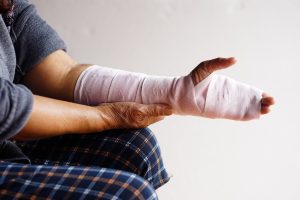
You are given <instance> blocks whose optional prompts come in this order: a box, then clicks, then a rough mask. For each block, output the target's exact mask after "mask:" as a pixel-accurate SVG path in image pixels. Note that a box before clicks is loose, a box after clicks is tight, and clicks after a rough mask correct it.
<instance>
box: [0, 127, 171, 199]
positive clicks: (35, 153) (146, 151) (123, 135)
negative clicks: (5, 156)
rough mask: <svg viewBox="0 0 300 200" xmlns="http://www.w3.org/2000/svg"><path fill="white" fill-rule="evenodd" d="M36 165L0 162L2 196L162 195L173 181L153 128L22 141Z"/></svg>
mask: <svg viewBox="0 0 300 200" xmlns="http://www.w3.org/2000/svg"><path fill="white" fill-rule="evenodd" d="M17 145H18V146H19V147H20V148H21V149H22V150H23V152H24V153H25V154H26V155H27V156H28V157H29V158H30V159H31V162H32V165H26V164H16V163H8V162H1V163H0V175H1V178H0V199H5V198H7V199H14V197H17V198H18V197H20V199H28V198H29V197H30V199H35V198H36V199H157V196H156V193H155V191H154V188H155V189H156V188H158V187H160V186H161V185H163V184H164V183H166V182H167V181H168V180H169V176H168V174H167V172H166V170H165V168H164V165H163V162H162V158H161V153H160V149H159V146H158V143H157V140H156V138H155V136H154V134H153V133H152V132H151V131H150V130H149V129H147V128H146V129H138V130H112V131H106V132H102V133H97V134H86V135H65V136H60V137H54V138H50V139H45V140H37V141H28V142H17Z"/></svg>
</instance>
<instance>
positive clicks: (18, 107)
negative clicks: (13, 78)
mask: <svg viewBox="0 0 300 200" xmlns="http://www.w3.org/2000/svg"><path fill="white" fill-rule="evenodd" d="M0 99H1V102H0V110H1V112H0V141H1V140H4V139H7V138H10V137H12V136H14V135H15V134H16V133H18V132H19V131H20V130H21V129H22V128H23V127H24V125H25V123H26V122H27V120H28V117H29V114H30V112H31V109H32V103H33V96H32V93H31V92H30V91H29V90H28V89H27V88H26V87H24V86H22V85H16V84H13V83H11V82H10V81H8V80H5V79H3V78H0Z"/></svg>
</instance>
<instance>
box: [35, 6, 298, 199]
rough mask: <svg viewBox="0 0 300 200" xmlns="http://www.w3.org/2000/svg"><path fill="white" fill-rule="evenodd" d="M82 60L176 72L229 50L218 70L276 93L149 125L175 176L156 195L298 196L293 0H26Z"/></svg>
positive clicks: (161, 72)
mask: <svg viewBox="0 0 300 200" xmlns="http://www.w3.org/2000/svg"><path fill="white" fill-rule="evenodd" d="M32 2H33V3H35V4H36V5H37V7H38V9H39V12H40V14H41V15H42V16H43V17H44V18H45V19H46V20H47V21H48V22H49V23H50V24H51V25H52V26H53V27H55V29H56V30H57V31H58V32H59V33H60V34H61V36H62V37H63V38H64V39H65V41H66V42H67V44H68V46H69V53H70V54H71V55H72V56H73V57H74V58H76V59H77V60H78V61H80V62H88V63H97V64H100V65H106V66H110V67H115V68H120V69H126V70H132V71H139V72H145V73H149V74H157V75H182V74H186V73H188V72H189V71H190V70H191V69H193V67H194V66H196V65H197V64H198V63H199V62H200V61H203V60H205V59H210V58H214V57H217V56H236V58H237V59H238V60H239V62H238V64H236V65H235V66H234V67H233V68H231V69H228V70H226V71H222V73H224V74H227V75H229V76H231V77H233V78H235V79H238V80H242V81H244V82H246V83H250V84H254V85H256V86H258V87H260V88H262V89H265V90H266V91H267V92H268V93H270V94H272V95H274V96H275V98H276V102H277V105H276V106H275V107H274V109H273V112H272V113H271V114H270V115H268V116H266V117H263V118H262V119H261V120H259V121H251V122H247V123H240V122H232V121H226V120H208V119H203V118H195V117H178V116H174V117H170V118H168V119H166V120H165V121H163V122H160V123H158V124H156V125H153V126H152V127H151V128H152V129H153V130H154V131H155V133H156V135H157V137H158V139H159V142H160V145H161V149H162V152H163V156H164V160H165V164H166V167H167V168H168V169H169V171H170V172H171V173H172V174H173V175H174V177H173V178H172V180H171V181H170V182H169V183H168V184H167V185H166V186H164V187H163V188H161V189H160V190H158V194H159V196H160V199H163V200H167V199H174V200H177V199H204V200H253V199H255V200H269V199H270V200H283V199H284V200H299V199H300V125H299V123H300V120H299V118H300V108H299V102H300V86H299V81H298V80H299V78H298V77H299V73H300V65H299V59H300V1H299V0H265V1H261V0H125V1H124V0H84V1H83V0H81V1H79V0H51V1H46V0H32Z"/></svg>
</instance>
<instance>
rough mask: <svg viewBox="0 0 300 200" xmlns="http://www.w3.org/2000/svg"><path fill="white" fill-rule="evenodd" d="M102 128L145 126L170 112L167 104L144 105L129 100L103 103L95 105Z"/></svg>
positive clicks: (170, 109)
mask: <svg viewBox="0 0 300 200" xmlns="http://www.w3.org/2000/svg"><path fill="white" fill-rule="evenodd" d="M96 108H97V109H98V110H99V115H100V117H101V119H102V121H103V122H104V124H105V127H104V129H105V130H110V129H121V128H145V127H147V126H149V125H150V124H153V123H155V122H158V121H160V120H162V119H163V118H164V117H165V116H168V115H171V114H172V108H171V107H170V106H168V105H162V104H152V105H144V104H138V103H131V102H119V103H104V104H101V105H99V106H96Z"/></svg>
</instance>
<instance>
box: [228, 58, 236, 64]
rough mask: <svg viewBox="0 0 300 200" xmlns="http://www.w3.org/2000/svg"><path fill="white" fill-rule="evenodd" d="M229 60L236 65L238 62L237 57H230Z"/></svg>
mask: <svg viewBox="0 0 300 200" xmlns="http://www.w3.org/2000/svg"><path fill="white" fill-rule="evenodd" d="M228 60H229V61H230V62H231V63H232V64H235V63H236V62H237V59H236V58H235V57H230V58H228Z"/></svg>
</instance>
